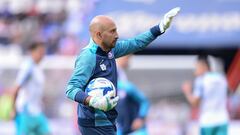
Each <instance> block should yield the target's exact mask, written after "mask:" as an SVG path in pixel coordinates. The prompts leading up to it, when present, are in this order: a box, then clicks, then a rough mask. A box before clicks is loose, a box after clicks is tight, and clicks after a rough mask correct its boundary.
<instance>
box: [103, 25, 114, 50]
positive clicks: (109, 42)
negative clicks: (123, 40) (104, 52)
mask: <svg viewBox="0 0 240 135" xmlns="http://www.w3.org/2000/svg"><path fill="white" fill-rule="evenodd" d="M101 35H102V43H103V45H104V46H105V47H106V48H109V49H112V48H114V47H115V44H116V42H117V39H118V33H117V28H116V25H115V24H114V23H111V24H109V25H108V27H107V28H106V29H105V30H104V31H103V32H102V33H101Z"/></svg>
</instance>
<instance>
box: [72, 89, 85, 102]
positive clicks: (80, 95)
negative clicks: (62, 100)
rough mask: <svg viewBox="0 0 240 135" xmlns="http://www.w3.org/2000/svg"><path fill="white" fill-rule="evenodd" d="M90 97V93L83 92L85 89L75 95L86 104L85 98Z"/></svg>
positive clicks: (76, 99) (78, 100)
mask: <svg viewBox="0 0 240 135" xmlns="http://www.w3.org/2000/svg"><path fill="white" fill-rule="evenodd" d="M87 97H88V95H87V94H86V93H85V92H83V91H78V92H77V94H76V95H75V99H74V100H75V101H77V102H78V103H82V104H84V101H85V99H86V98H87Z"/></svg>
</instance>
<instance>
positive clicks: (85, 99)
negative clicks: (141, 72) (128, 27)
mask: <svg viewBox="0 0 240 135" xmlns="http://www.w3.org/2000/svg"><path fill="white" fill-rule="evenodd" d="M179 11H180V8H179V7H177V8H174V9H172V10H170V11H169V12H168V13H166V14H165V15H164V17H163V19H162V20H161V21H160V23H159V24H158V25H156V26H154V27H152V28H151V29H150V30H148V31H146V32H144V33H142V34H140V35H138V36H136V37H134V38H131V39H128V40H122V41H118V33H117V28H116V25H115V23H114V21H113V20H112V19H111V18H110V17H107V16H103V15H99V16H96V17H94V18H93V19H92V21H91V23H90V26H89V30H90V34H91V39H90V42H89V44H88V45H87V46H86V47H85V48H84V49H82V50H81V52H80V54H79V56H78V57H77V59H76V62H75V68H74V71H73V74H72V76H71V78H70V80H69V82H68V85H67V90H66V95H67V97H68V98H70V99H71V100H74V101H76V102H78V103H79V104H78V111H77V113H78V126H79V129H80V132H81V133H82V135H115V134H116V126H115V120H116V117H117V111H116V110H115V106H116V104H117V101H118V99H119V98H118V96H116V97H113V95H114V94H113V93H111V92H110V93H108V94H106V95H105V96H103V97H93V96H88V95H87V94H86V93H85V92H84V91H85V87H86V86H87V84H88V83H89V81H90V80H92V79H94V78H97V77H104V78H106V79H108V80H110V81H111V82H112V83H113V84H114V86H115V87H117V68H116V62H115V58H119V57H121V56H124V55H127V54H130V53H134V52H137V51H140V50H142V49H144V48H145V47H146V46H147V45H149V44H150V43H151V42H152V41H153V40H155V39H156V38H157V37H158V36H159V35H161V34H163V33H164V32H165V31H166V30H167V29H168V28H169V26H170V23H171V21H172V19H173V17H174V16H176V15H177V14H178V12H179Z"/></svg>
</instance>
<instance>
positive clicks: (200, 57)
mask: <svg viewBox="0 0 240 135" xmlns="http://www.w3.org/2000/svg"><path fill="white" fill-rule="evenodd" d="M197 60H198V61H199V62H202V63H204V64H206V66H207V67H208V69H209V70H210V62H209V60H208V55H198V59H197Z"/></svg>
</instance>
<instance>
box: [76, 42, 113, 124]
mask: <svg viewBox="0 0 240 135" xmlns="http://www.w3.org/2000/svg"><path fill="white" fill-rule="evenodd" d="M84 51H91V53H88V55H89V54H91V55H94V58H95V65H94V68H93V69H94V70H93V72H92V75H91V77H90V79H89V81H90V80H92V79H94V78H98V77H103V78H106V79H108V80H110V81H111V82H112V83H113V84H114V86H115V88H117V69H116V62H115V57H114V54H113V52H112V51H110V52H108V53H106V52H104V51H103V50H102V49H101V48H100V47H99V46H97V45H96V44H90V45H88V46H87V47H86V48H85V49H84ZM84 51H83V52H82V53H84ZM88 83H89V82H88ZM88 83H87V84H88ZM87 84H86V85H85V87H86V86H87ZM77 113H78V124H79V125H80V126H111V125H115V120H116V118H117V111H116V110H115V108H113V109H112V110H110V111H107V112H103V111H100V110H97V109H94V108H92V107H88V106H85V105H82V104H79V105H78V110H77Z"/></svg>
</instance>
